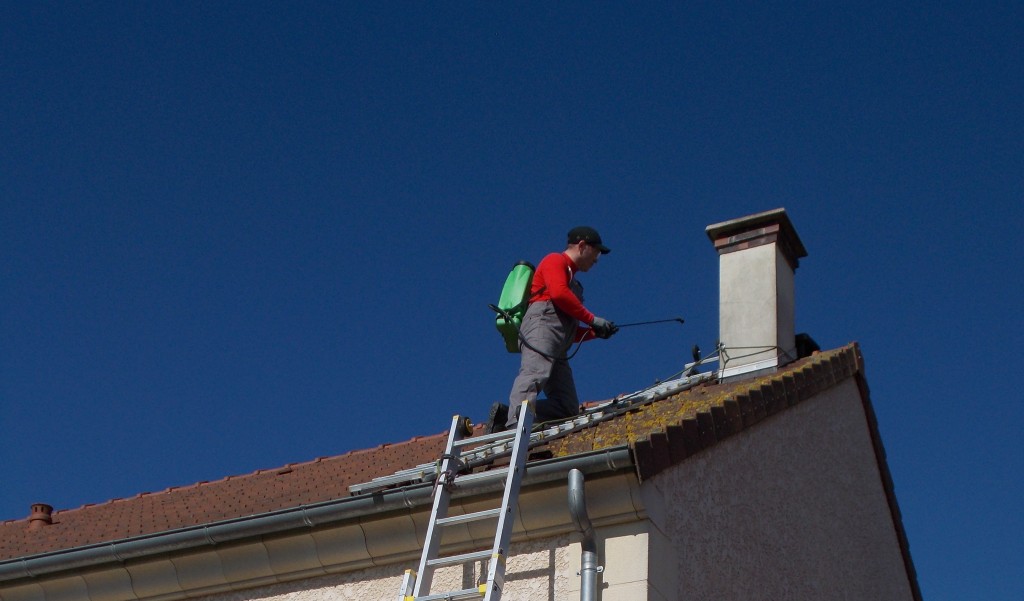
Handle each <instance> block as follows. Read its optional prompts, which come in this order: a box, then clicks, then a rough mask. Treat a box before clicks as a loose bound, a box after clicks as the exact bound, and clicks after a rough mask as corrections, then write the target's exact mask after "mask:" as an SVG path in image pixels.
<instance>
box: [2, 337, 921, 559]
mask: <svg viewBox="0 0 1024 601" xmlns="http://www.w3.org/2000/svg"><path fill="white" fill-rule="evenodd" d="M862 372H863V363H862V359H861V356H860V350H859V347H858V346H857V345H856V344H849V345H847V346H844V347H842V348H839V349H836V350H833V351H827V352H823V353H816V354H814V355H813V356H811V357H808V358H805V359H801V360H799V361H797V362H794V363H791V364H789V365H788V366H786V367H784V368H783V369H781V370H780V371H779V372H777V373H775V374H770V375H764V376H760V377H755V378H751V379H747V380H741V381H736V382H731V383H726V384H704V385H701V386H699V387H696V388H693V389H690V390H687V391H685V392H681V393H678V394H675V395H673V396H670V397H668V398H666V399H664V400H661V401H657V402H653V403H649V404H646V405H643V406H639V407H637V408H635V409H632V410H630V411H628V412H626V413H624V414H622V415H619V416H617V417H615V418H614V419H611V420H608V421H605V422H601V423H598V424H597V425H595V426H593V427H590V428H586V429H584V430H581V431H577V432H573V433H570V434H569V435H567V436H565V437H564V438H560V439H556V440H553V441H551V442H549V443H547V444H548V450H549V451H550V454H551V456H553V457H556V458H559V457H569V456H573V455H577V454H580V453H585V452H590V451H599V450H602V449H609V448H614V447H621V446H622V445H629V447H630V448H631V449H632V451H633V454H634V457H635V461H636V467H637V474H638V476H639V477H640V478H641V479H646V478H650V477H651V476H654V475H655V474H657V473H658V472H660V471H662V470H664V469H666V468H668V467H670V466H671V465H673V464H676V463H678V462H680V461H683V460H685V459H686V458H687V457H689V456H690V455H693V454H694V453H697V452H699V451H701V450H702V449H705V448H707V447H709V446H712V445H714V444H716V443H717V442H718V441H719V440H722V439H724V438H726V437H728V436H730V435H733V434H735V433H737V432H739V431H741V430H743V429H745V428H749V427H751V426H753V425H755V424H757V423H758V422H759V421H761V420H763V419H765V418H766V417H768V416H770V415H772V414H774V413H777V412H779V411H783V410H785V409H786V408H787V407H790V406H792V405H795V404H797V403H799V402H801V401H803V400H806V399H808V398H810V397H812V396H814V395H815V394H817V393H818V392H821V391H823V390H826V389H828V388H830V387H832V386H834V385H835V384H837V383H839V382H841V381H844V380H845V379H847V378H849V377H852V376H854V375H857V374H862ZM861 379H862V378H861ZM862 390H865V391H866V388H863V389H862ZM865 398H866V397H865ZM867 406H868V408H869V411H870V405H867ZM871 421H872V422H873V416H872V417H871ZM479 427H480V426H478V428H479ZM872 430H873V431H874V430H875V428H874V426H872ZM446 434H447V433H446V432H441V433H438V434H436V435H432V436H424V437H417V438H413V439H411V440H408V441H405V442H400V443H395V444H383V445H380V446H378V447H375V448H371V449H365V450H360V451H352V452H349V453H346V454H344V455H338V456H334V457H323V458H319V459H316V460H314V461H310V462H306V463H294V464H289V465H286V466H283V467H280V468H276V469H268V470H260V471H257V472H254V473H251V474H246V475H241V476H232V477H228V478H224V479H223V480H218V481H214V482H199V483H197V484H193V485H191V486H185V487H176V488H169V489H167V490H164V491H160V492H155V493H142V494H139V495H137V496H134V497H130V498H125V499H114V500H111V501H108V502H105V503H100V504H96V505H85V506H83V507H79V508H77V509H68V510H61V511H55V512H54V513H53V523H52V524H50V525H47V526H44V527H41V528H37V529H30V528H29V527H28V520H27V519H21V520H11V521H6V522H3V523H0V561H3V560H9V559H13V558H20V557H26V556H33V555H39V554H45V553H50V552H54V551H61V550H66V549H72V548H77V547H82V546H85V545H94V544H98V543H105V542H110V541H117V540H123V539H128V538H133V537H139V536H145V535H152V534H156V533H160V532H166V531H169V530H175V529H179V528H186V527H192V526H199V525H203V524H210V523H214V522H219V521H223V520H230V519H235V518H244V517H246V516H252V515H256V514H262V513H268V512H272V511H277V510H283V509H288V508H294V507H298V506H301V505H307V504H311V503H318V502H323V501H330V500H334V499H342V498H346V497H349V496H350V495H349V491H348V487H349V486H351V485H353V484H357V483H361V482H367V481H369V480H371V479H373V478H376V477H379V476H386V475H389V474H392V473H394V472H396V471H398V470H402V469H406V468H409V467H412V466H415V465H419V464H423V463H428V462H431V461H434V460H436V459H437V458H438V457H439V456H440V455H441V453H442V452H443V450H444V445H445V439H446ZM875 438H876V441H877V438H878V437H877V436H875ZM880 444H881V443H880V442H876V451H878V452H879V457H880V458H884V452H882V451H881V447H880ZM884 463H885V462H884V459H880V465H881V467H882V470H883V474H884V476H885V478H886V480H887V490H888V491H890V498H891V501H890V504H891V505H892V506H893V507H894V508H895V497H894V496H892V495H891V490H892V486H891V481H889V478H888V471H887V469H886V468H885V465H884ZM895 511H896V513H894V517H896V518H897V524H899V520H898V509H896V510H895ZM898 530H901V531H902V527H900V526H898ZM901 542H902V543H904V545H905V540H904V541H901ZM905 548H906V547H905Z"/></svg>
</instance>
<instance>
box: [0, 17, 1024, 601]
mask: <svg viewBox="0 0 1024 601" xmlns="http://www.w3.org/2000/svg"><path fill="white" fill-rule="evenodd" d="M367 4H369V6H366V5H367ZM1022 13H1024V10H1022V8H1021V4H1020V3H1011V2H1006V3H992V4H989V3H976V2H974V3H966V2H957V3H948V2H924V3H915V4H912V5H908V4H902V5H899V6H894V5H893V3H890V2H879V3H864V2H859V3H851V4H847V5H838V4H836V3H808V4H796V3H782V4H766V3H762V2H753V3H749V4H745V3H723V2H715V3H702V4H701V5H699V6H690V5H688V4H682V3H653V2H652V3H633V4H630V5H628V6H627V5H622V4H613V3H590V2H587V3H558V5H557V7H554V6H553V5H552V4H551V3H514V4H508V3H505V4H499V3H486V4H481V3H469V2H467V3H411V2H410V3H400V4H391V3H358V4H357V3H351V4H344V3H316V4H307V3H256V2H235V3H206V2H204V3H198V2H196V3H187V2H164V3H120V4H119V3H113V2H111V3H99V4H94V3H85V5H82V4H77V3H56V4H48V3H42V2H22V3H4V4H3V5H0V203H2V206H0V270H2V271H0V274H2V288H0V332H2V345H0V348H2V355H0V396H2V399H0V401H2V402H0V457H2V458H3V462H4V475H3V482H2V485H0V518H2V519H16V518H18V519H20V518H23V517H25V516H27V515H28V513H29V505H30V504H31V503H35V502H45V503H49V504H51V505H54V506H55V507H56V508H58V509H69V508H75V507H79V506H81V505H83V504H86V503H101V502H104V501H106V500H108V499H111V498H117V497H127V496H133V495H135V494H137V493H140V492H146V491H160V490H163V489H166V488H167V487H170V486H181V485H187V484H191V483H194V482H197V481H203V480H215V479H220V478H223V477H225V476H228V475H234V474H242V473H248V472H251V471H254V470H257V469H261V468H270V467H275V466H279V465H283V464H285V463H290V462H300V461H308V460H310V459H313V458H315V457H318V456H327V455H334V454H339V453H344V452H346V451H349V450H352V449H358V448H365V447H369V446H374V445H377V444H380V443H383V442H393V441H401V440H405V439H408V438H410V437H412V436H415V435H421V434H431V433H437V432H440V431H442V430H444V429H445V427H446V425H447V421H448V420H449V418H450V416H451V415H452V414H453V413H456V412H464V413H468V414H469V415H470V416H472V417H474V418H476V419H478V420H480V419H483V418H484V417H485V415H486V411H487V408H488V406H489V405H490V403H491V402H492V401H494V400H498V399H502V398H504V397H505V396H506V395H507V392H508V387H509V385H510V383H511V379H512V377H513V375H514V372H515V370H516V367H517V357H516V356H514V355H510V354H508V353H506V352H505V351H504V349H503V346H502V344H501V341H500V338H499V336H498V334H497V332H495V331H494V329H493V325H492V314H491V313H490V311H489V310H488V309H487V304H488V303H491V302H494V301H495V300H497V295H498V292H499V290H500V287H501V283H502V282H503V280H504V277H505V275H506V274H507V272H508V269H509V268H510V267H511V265H512V264H513V263H514V262H515V261H516V260H518V259H529V260H533V261H536V260H539V258H540V257H541V256H543V254H545V253H546V252H548V251H551V250H557V249H559V248H560V247H561V245H562V243H563V242H564V236H565V232H566V231H567V230H568V229H569V228H570V227H572V226H574V225H578V224H583V223H585V224H590V225H593V226H595V227H596V228H598V229H599V230H600V231H601V233H602V234H603V236H604V238H605V240H606V242H607V243H608V245H609V246H611V247H612V249H613V252H612V254H610V255H608V256H607V257H605V258H603V259H602V261H601V263H600V264H599V265H598V266H597V267H596V268H595V269H594V270H592V271H591V272H590V273H588V274H585V276H584V277H583V281H584V283H585V285H586V289H587V300H588V305H589V306H590V307H591V308H592V309H593V310H594V311H595V312H596V313H597V314H599V315H602V316H605V317H607V318H609V319H612V320H615V321H619V322H627V321H640V320H647V319H658V318H667V317H675V316H682V317H684V318H685V319H686V325H685V326H679V325H678V324H668V325H664V326H650V327H645V328H632V329H629V330H623V331H622V332H620V334H619V335H617V336H616V337H615V338H613V339H612V340H610V341H607V342H604V341H599V342H595V343H593V344H590V345H587V346H586V347H585V348H584V349H583V350H582V351H581V352H580V354H579V355H578V356H577V357H576V359H575V361H574V363H575V369H576V374H577V381H578V384H579V388H580V391H581V396H583V397H584V398H586V399H603V398H609V397H611V396H613V395H615V394H617V393H620V392H625V391H632V390H636V389H638V388H641V387H643V386H645V385H647V384H650V383H652V382H653V381H654V380H655V379H657V378H663V377H666V376H669V375H671V374H673V373H675V372H676V371H678V370H679V369H680V368H681V367H682V365H683V363H685V362H686V361H687V360H688V356H689V348H690V347H691V346H692V345H693V344H694V343H697V344H700V345H701V346H702V347H704V348H712V347H713V346H714V343H715V340H716V337H717V294H718V292H717V290H718V282H717V256H716V254H715V252H714V250H713V248H712V247H711V244H710V242H709V241H708V240H707V238H706V236H705V234H704V228H705V226H707V225H708V224H711V223H715V222H718V221H722V220H726V219H731V218H735V217H740V216H743V215H746V214H750V213H755V212H759V211H763V210H767V209H772V208H776V207H785V208H786V209H787V210H788V211H789V214H790V216H791V218H792V220H793V222H794V224H795V225H796V228H797V230H798V232H799V234H800V236H801V237H802V239H803V241H804V243H805V245H806V247H807V249H808V251H809V253H810V254H809V256H808V257H807V258H806V259H804V260H803V261H802V262H801V265H800V268H799V270H798V272H797V325H798V330H799V331H804V332H808V333H809V334H811V335H812V336H813V337H814V338H815V339H816V340H817V341H818V342H819V343H820V344H821V345H822V347H824V348H835V347H838V346H841V345H843V344H846V343H847V342H850V341H858V342H860V343H861V345H862V347H863V352H864V355H865V359H866V362H867V376H868V380H869V383H870V385H871V392H872V398H873V401H874V404H875V408H876V410H877V413H878V417H879V422H880V426H881V432H882V436H883V440H884V443H885V447H886V450H887V453H888V461H889V465H890V467H891V468H892V472H893V476H894V479H895V483H896V493H897V496H898V499H899V503H900V506H901V508H902V511H903V519H904V523H905V525H906V529H907V532H908V534H909V538H910V545H911V551H912V554H913V557H914V561H915V563H916V566H917V569H918V572H919V578H920V583H921V588H922V590H923V592H924V596H925V598H926V599H928V600H929V601H937V600H944V599H950V600H954V599H955V600H961V599H967V598H975V599H977V598H985V599H999V600H1002V599H1005V600H1011V599H1012V600H1019V599H1021V598H1024V576H1022V574H1024V570H1022V569H1021V565H1022V564H1024V519H1022V512H1021V508H1022V503H1021V498H1022V496H1024V486H1022V474H1024V450H1022V449H1024V446H1022V443H1021V435H1022V433H1024V407H1022V405H1024V403H1022V396H1024V395H1022V394H1021V377H1020V364H1021V360H1020V349H1021V344H1022V341H1024V331H1022V321H1024V320H1022V317H1021V302H1022V294H1021V265H1022V264H1024V244H1022V241H1021V237H1022V236H1021V231H1022V226H1024V219H1022V216H1024V209H1022V196H1024V142H1022V141H1024V120H1022V107H1024V68H1022V65H1024V61H1022V58H1024V56H1022V43H1021V35H1020V32H1021V29H1020V24H1021V22H1022V17H1024V14H1022ZM841 518H842V516H837V519H841Z"/></svg>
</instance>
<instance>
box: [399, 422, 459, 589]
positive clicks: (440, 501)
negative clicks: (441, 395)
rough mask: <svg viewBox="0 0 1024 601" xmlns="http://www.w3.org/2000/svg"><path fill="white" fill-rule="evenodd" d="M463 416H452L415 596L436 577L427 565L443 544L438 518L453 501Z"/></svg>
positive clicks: (435, 487)
mask: <svg viewBox="0 0 1024 601" xmlns="http://www.w3.org/2000/svg"><path fill="white" fill-rule="evenodd" d="M462 420H463V418H462V416H461V415H456V416H455V417H453V418H452V427H451V430H450V431H449V433H448V444H447V445H446V446H445V454H444V456H443V457H442V458H441V472H440V474H438V476H437V479H436V480H435V481H434V503H433V507H432V508H431V510H430V523H429V524H428V525H427V536H426V539H425V540H424V543H423V554H422V555H421V556H420V563H419V568H418V569H417V570H416V574H417V577H416V583H415V586H414V587H413V592H412V595H413V597H418V596H420V592H421V591H426V592H428V593H429V592H430V585H431V583H432V581H433V579H434V570H433V569H432V568H430V567H429V566H428V565H427V561H428V559H429V558H430V557H431V556H433V555H436V554H437V550H438V548H439V547H440V546H441V528H439V527H438V524H437V520H438V518H443V517H447V515H448V504H449V502H450V501H451V494H449V492H448V490H447V488H448V487H449V486H450V485H451V484H450V483H449V482H448V475H454V474H455V473H456V472H457V471H458V469H459V468H458V465H457V462H458V459H457V457H456V456H455V455H453V454H452V450H453V449H454V448H455V443H456V441H458V440H459V439H461V438H462V431H463V428H462V427H461V426H462Z"/></svg>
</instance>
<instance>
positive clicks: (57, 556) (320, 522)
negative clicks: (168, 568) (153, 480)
mask: <svg viewBox="0 0 1024 601" xmlns="http://www.w3.org/2000/svg"><path fill="white" fill-rule="evenodd" d="M633 468H634V461H633V457H632V453H631V451H630V449H629V447H628V446H625V445H623V446H619V447H613V448H610V449H604V450H601V451H595V452H590V453H582V454H579V455H572V456H570V457H564V458H556V459H547V460H543V461H537V462H533V463H530V464H528V468H527V473H526V475H525V477H524V480H523V486H528V485H532V484H540V483H544V482H551V481H554V480H561V479H563V478H565V475H566V472H568V471H569V470H571V469H578V470H580V471H581V472H583V473H587V474H600V473H606V472H617V471H624V470H627V469H630V470H632V469H633ZM503 486H504V480H503V479H501V478H494V479H493V481H481V482H479V483H478V484H477V485H476V486H474V487H473V488H472V489H471V490H467V491H464V492H462V493H461V494H459V493H456V494H455V495H454V496H455V497H461V496H470V495H477V494H481V493H487V492H492V491H497V490H501V489H502V488H503ZM432 493H433V484H432V483H424V484H418V485H415V486H407V487H403V488H398V489H393V490H387V491H384V492H380V493H374V494H366V495H360V496H358V497H349V498H345V499H337V500H333V501H325V502H322V503H316V504H311V505H300V506H298V507H293V508H289V509H283V510H278V511H272V512H267V513H262V514H256V515H252V516H247V517H244V518H236V519H232V520H225V521H221V522H214V523H210V524H205V525H201V526H190V527H187V528H179V529H175V530H167V531H164V532H158V533H154V534H148V535H144V536H137V537H132V538H125V539H120V540H115V541H110V542H106V543H99V544H91V545H84V546H80V547H73V548H70V549H63V550H60V551H53V552H49V553H43V554H39V555H33V556H27V557H21V558H15V559H9V560H5V561H0V582H5V581H11V580H18V579H23V578H38V577H41V576H46V575H50V574H56V573H58V572H68V571H72V570H81V569H85V568H95V567H98V566H102V565H105V564H122V563H124V562H125V561H127V560H130V559H138V558H142V557H148V556H152V555H157V554H166V553H178V552H182V551H187V550H191V549H199V548H209V547H211V546H216V545H221V544H225V543H229V542H237V541H241V540H243V539H250V538H254V537H259V536H265V535H269V534H281V533H284V532H288V531H293V530H301V529H307V530H309V529H313V528H315V527H318V526H325V525H328V524H332V523H336V522H341V521H345V520H351V519H354V518H358V517H362V516H367V515H373V514H379V513H383V512H387V511H395V510H405V509H410V508H413V507H418V506H421V505H430V503H431V500H432Z"/></svg>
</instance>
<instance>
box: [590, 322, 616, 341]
mask: <svg viewBox="0 0 1024 601" xmlns="http://www.w3.org/2000/svg"><path fill="white" fill-rule="evenodd" d="M590 327H591V328H593V329H594V335H595V336H597V337H598V338H611V337H612V334H614V333H615V332H618V331H619V327H618V326H616V325H615V324H614V323H612V322H610V321H608V320H607V319H605V318H603V317H595V318H594V322H593V323H592V324H590Z"/></svg>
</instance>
